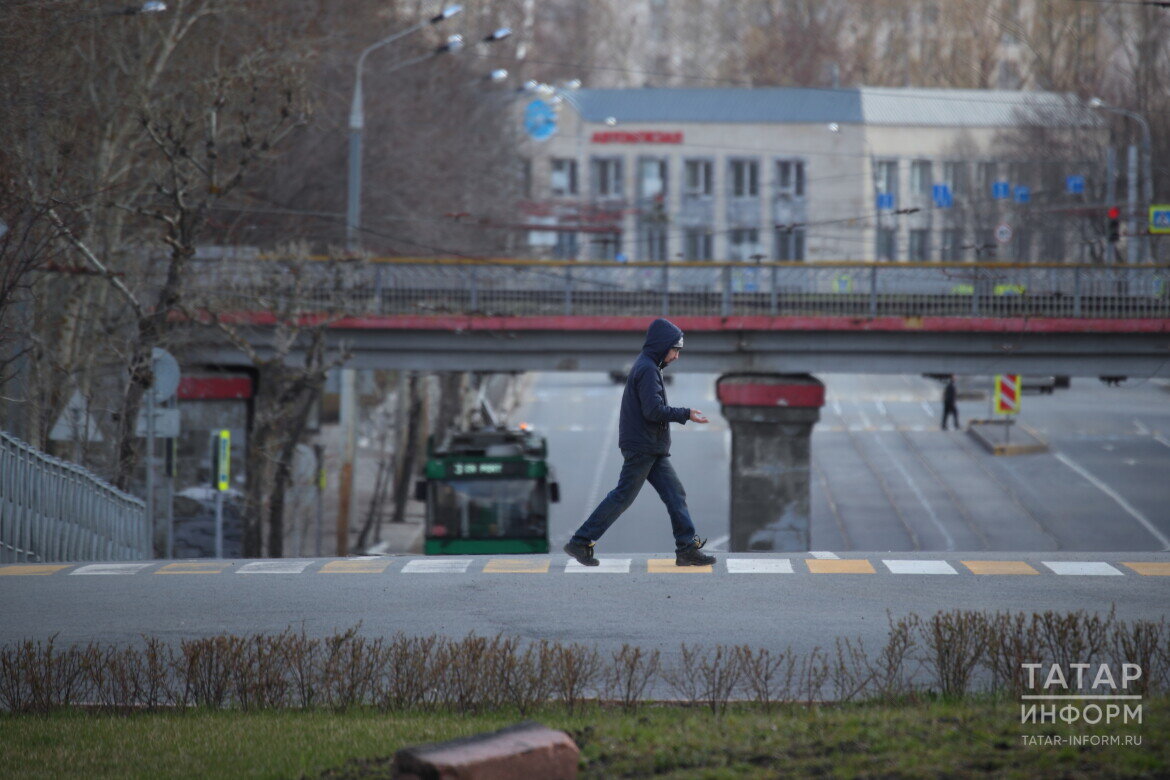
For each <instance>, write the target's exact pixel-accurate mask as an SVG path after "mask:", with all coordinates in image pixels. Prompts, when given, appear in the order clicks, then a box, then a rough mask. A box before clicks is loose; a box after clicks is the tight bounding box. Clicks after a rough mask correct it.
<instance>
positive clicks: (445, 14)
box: [431, 5, 463, 24]
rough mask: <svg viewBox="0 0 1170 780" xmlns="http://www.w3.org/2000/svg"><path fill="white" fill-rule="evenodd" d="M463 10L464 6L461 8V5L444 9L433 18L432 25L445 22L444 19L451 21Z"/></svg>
mask: <svg viewBox="0 0 1170 780" xmlns="http://www.w3.org/2000/svg"><path fill="white" fill-rule="evenodd" d="M462 10H463V6H461V5H449V6H447V7H446V8H444V9H443V10H442V11H440V12H439V13H438V14H436V15H435V16H432V17H431V24H438V23H439V22H441V21H443V20H444V19H450V18H451V17H452V16H454V15H455V14H457V13H459V12H460V11H462Z"/></svg>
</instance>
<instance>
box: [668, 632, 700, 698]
mask: <svg viewBox="0 0 1170 780" xmlns="http://www.w3.org/2000/svg"><path fill="white" fill-rule="evenodd" d="M701 653H702V650H701V649H700V648H699V646H698V645H688V644H687V643H686V642H683V643H682V644H680V645H679V662H678V663H677V664H674V665H671V666H665V667H663V669H662V679H663V680H665V681H666V684H667V685H669V686H670V688H671V690H673V691H674V692H675V693H676V694H678V696H679V698H681V699H682V700H683V701H686V702H687V703H688V704H698V703H699V701H700V700H701V699H702V697H703V685H702V682H701V680H700V679H699V676H698V675H697V674H695V671H694V670H695V667H696V665H697V664H696V661H697V659H698V657H699V655H700V654H701Z"/></svg>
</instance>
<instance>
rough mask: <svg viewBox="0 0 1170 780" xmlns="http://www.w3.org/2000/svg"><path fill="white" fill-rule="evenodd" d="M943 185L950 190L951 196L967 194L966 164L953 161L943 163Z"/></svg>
mask: <svg viewBox="0 0 1170 780" xmlns="http://www.w3.org/2000/svg"><path fill="white" fill-rule="evenodd" d="M943 183H944V184H946V185H947V186H948V187H950V188H951V194H952V195H958V194H960V193H963V194H965V193H966V192H967V163H965V162H960V161H955V162H945V163H943Z"/></svg>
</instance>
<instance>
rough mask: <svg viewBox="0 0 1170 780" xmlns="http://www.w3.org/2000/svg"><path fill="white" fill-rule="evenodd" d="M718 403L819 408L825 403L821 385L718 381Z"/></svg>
mask: <svg viewBox="0 0 1170 780" xmlns="http://www.w3.org/2000/svg"><path fill="white" fill-rule="evenodd" d="M717 391H718V395H719V403H721V404H723V405H724V406H787V407H797V408H814V409H819V408H821V407H822V406H824V405H825V388H824V386H823V385H819V384H816V385H812V384H806V385H773V384H738V383H735V384H733V383H720V384H719V385H718V388H717Z"/></svg>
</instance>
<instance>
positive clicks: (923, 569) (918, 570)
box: [882, 560, 958, 574]
mask: <svg viewBox="0 0 1170 780" xmlns="http://www.w3.org/2000/svg"><path fill="white" fill-rule="evenodd" d="M882 563H884V564H885V565H886V568H887V569H889V570H890V574H958V572H957V571H955V570H954V569H953V568H951V565H950V564H949V563H947V562H946V561H909V560H899V561H888V560H883V561H882Z"/></svg>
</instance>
